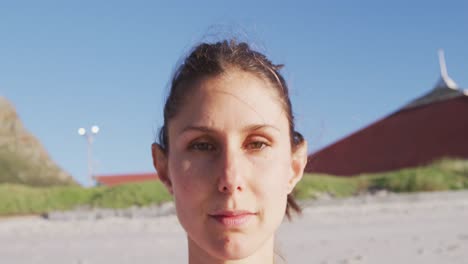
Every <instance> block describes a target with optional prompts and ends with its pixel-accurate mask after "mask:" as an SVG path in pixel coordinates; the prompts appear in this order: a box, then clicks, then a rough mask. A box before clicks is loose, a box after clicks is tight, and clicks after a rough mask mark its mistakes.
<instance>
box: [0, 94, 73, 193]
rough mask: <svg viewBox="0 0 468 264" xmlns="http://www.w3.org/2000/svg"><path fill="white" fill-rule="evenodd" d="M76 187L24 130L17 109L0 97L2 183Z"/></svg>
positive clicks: (0, 170) (0, 165)
mask: <svg viewBox="0 0 468 264" xmlns="http://www.w3.org/2000/svg"><path fill="white" fill-rule="evenodd" d="M1 183H17V184H24V185H31V186H50V185H76V182H75V181H74V180H73V178H72V177H71V176H70V175H69V174H68V173H66V172H64V171H63V170H62V169H61V168H60V167H58V166H57V165H56V164H55V163H54V162H53V161H52V160H51V159H50V157H49V155H48V154H47V152H46V151H45V149H44V148H43V146H42V145H41V144H40V142H39V141H38V140H37V139H36V138H35V137H34V136H33V135H31V134H30V133H29V132H28V131H26V129H25V128H24V127H23V124H22V123H21V121H20V119H19V117H18V115H17V113H16V111H15V109H14V107H13V106H12V105H11V103H10V102H8V101H7V100H6V99H5V98H3V97H1V96H0V184H1Z"/></svg>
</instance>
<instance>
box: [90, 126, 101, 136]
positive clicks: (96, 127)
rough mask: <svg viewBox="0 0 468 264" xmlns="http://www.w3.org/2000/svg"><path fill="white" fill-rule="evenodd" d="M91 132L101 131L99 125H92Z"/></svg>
mask: <svg viewBox="0 0 468 264" xmlns="http://www.w3.org/2000/svg"><path fill="white" fill-rule="evenodd" d="M91 132H92V133H93V134H97V133H99V127H98V126H92V127H91Z"/></svg>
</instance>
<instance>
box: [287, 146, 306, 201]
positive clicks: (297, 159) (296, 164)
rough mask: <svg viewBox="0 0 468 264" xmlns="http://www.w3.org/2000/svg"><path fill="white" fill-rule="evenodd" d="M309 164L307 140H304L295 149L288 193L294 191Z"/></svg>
mask: <svg viewBox="0 0 468 264" xmlns="http://www.w3.org/2000/svg"><path fill="white" fill-rule="evenodd" d="M306 164H307V141H306V140H304V141H303V142H302V143H301V144H300V145H299V146H297V147H296V149H295V150H293V153H292V160H291V170H292V174H291V177H290V178H289V180H288V194H290V193H291V192H292V190H293V189H294V187H295V186H296V184H297V183H298V182H299V181H300V180H301V179H302V176H303V175H304V168H305V166H306Z"/></svg>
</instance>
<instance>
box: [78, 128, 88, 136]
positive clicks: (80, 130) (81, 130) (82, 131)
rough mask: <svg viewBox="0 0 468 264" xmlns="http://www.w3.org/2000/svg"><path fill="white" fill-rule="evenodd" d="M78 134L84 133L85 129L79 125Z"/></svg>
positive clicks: (82, 134)
mask: <svg viewBox="0 0 468 264" xmlns="http://www.w3.org/2000/svg"><path fill="white" fill-rule="evenodd" d="M78 134H79V135H80V136H84V135H86V129H84V128H82V127H80V128H79V129H78Z"/></svg>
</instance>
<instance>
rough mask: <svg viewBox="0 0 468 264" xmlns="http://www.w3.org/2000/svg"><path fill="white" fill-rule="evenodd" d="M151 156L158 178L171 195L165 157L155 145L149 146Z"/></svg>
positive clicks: (159, 147)
mask: <svg viewBox="0 0 468 264" xmlns="http://www.w3.org/2000/svg"><path fill="white" fill-rule="evenodd" d="M151 154H152V156H153V165H154V168H155V169H156V171H157V172H158V177H159V179H160V180H161V182H162V183H163V184H164V185H165V186H166V188H167V190H168V191H169V192H170V193H171V194H173V193H172V182H171V179H170V178H169V175H168V172H167V155H166V153H165V152H164V151H163V149H162V148H161V146H160V145H159V144H157V143H153V144H152V145H151Z"/></svg>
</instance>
